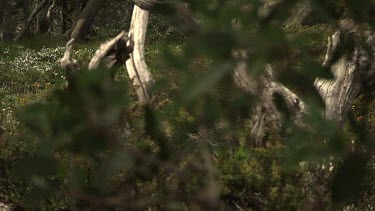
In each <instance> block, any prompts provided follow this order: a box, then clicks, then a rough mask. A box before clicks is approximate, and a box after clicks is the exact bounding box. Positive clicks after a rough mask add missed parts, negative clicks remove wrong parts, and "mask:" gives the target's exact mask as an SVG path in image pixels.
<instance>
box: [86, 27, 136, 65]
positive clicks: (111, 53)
mask: <svg viewBox="0 0 375 211" xmlns="http://www.w3.org/2000/svg"><path fill="white" fill-rule="evenodd" d="M128 41H129V42H128ZM132 51H133V42H132V40H129V37H128V33H126V32H125V31H122V32H121V33H120V34H119V35H117V36H116V37H115V38H113V39H112V40H110V41H108V42H106V43H104V44H102V45H100V48H99V49H98V50H97V51H96V53H95V55H94V57H93V58H92V59H91V61H90V63H89V68H88V69H89V70H94V69H97V68H98V67H99V66H100V65H101V64H102V63H105V64H104V65H105V67H106V68H108V69H109V68H111V67H112V66H113V65H115V64H124V63H125V61H126V60H127V59H129V54H130V53H131V52H132Z"/></svg>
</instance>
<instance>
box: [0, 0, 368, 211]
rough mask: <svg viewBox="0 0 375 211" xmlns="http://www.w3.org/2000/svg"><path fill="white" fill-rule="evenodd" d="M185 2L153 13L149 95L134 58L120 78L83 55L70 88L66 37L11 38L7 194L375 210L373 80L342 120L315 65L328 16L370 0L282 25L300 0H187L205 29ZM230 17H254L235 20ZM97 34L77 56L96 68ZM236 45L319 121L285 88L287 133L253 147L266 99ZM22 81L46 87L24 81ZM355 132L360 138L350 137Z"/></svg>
mask: <svg viewBox="0 0 375 211" xmlns="http://www.w3.org/2000/svg"><path fill="white" fill-rule="evenodd" d="M180 2H181V1H171V2H169V3H170V4H169V5H165V7H164V8H156V9H155V11H154V12H156V14H155V16H152V17H151V21H150V22H151V24H150V29H149V38H150V39H148V41H147V42H148V45H147V52H146V59H147V62H148V64H149V66H150V69H151V72H152V74H153V76H154V77H155V80H156V85H155V86H154V87H153V88H154V89H153V90H154V98H153V99H152V101H151V102H150V104H148V105H142V106H140V105H138V104H137V102H136V99H135V96H134V92H133V90H132V88H131V86H130V81H129V80H128V78H127V76H126V75H125V73H124V71H123V68H119V69H116V70H113V71H115V72H116V78H115V80H114V82H110V80H108V77H109V74H108V72H106V71H105V70H98V71H87V70H85V69H84V68H82V70H81V71H79V72H78V73H75V74H74V75H73V76H74V79H75V80H76V82H77V84H76V87H75V89H73V90H71V91H67V90H65V89H64V88H63V87H62V83H63V82H64V72H63V71H62V70H61V69H59V68H58V67H57V61H58V60H59V59H60V58H61V57H62V54H63V52H64V48H63V47H55V46H48V45H45V44H44V43H41V41H40V40H39V44H41V46H35V45H37V44H35V43H33V40H30V41H25V43H21V44H1V45H0V57H1V60H0V71H1V75H0V82H1V83H3V84H2V87H1V89H0V96H1V101H0V102H1V104H0V106H1V107H0V109H2V110H1V116H0V117H1V119H0V120H1V123H2V125H1V129H0V169H1V170H0V186H1V188H0V199H1V200H5V201H7V202H11V203H13V204H16V205H18V206H20V207H22V208H24V209H26V210H61V209H77V210H84V209H93V210H117V209H124V210H128V209H160V210H170V209H171V210H183V209H194V208H201V209H203V210H206V209H213V210H215V209H219V208H221V209H224V210H225V209H228V210H231V209H235V208H237V209H245V210H247V209H254V210H299V209H311V210H316V209H323V208H325V209H342V208H344V207H346V208H347V207H349V208H351V207H352V208H353V209H354V208H355V207H357V208H358V209H365V208H368V209H371V207H373V206H374V204H373V201H374V200H373V199H374V195H375V186H374V183H373V179H374V175H375V173H374V171H373V165H374V160H373V157H372V156H373V150H374V148H373V143H372V142H371V140H372V138H373V132H374V128H375V127H374V112H373V106H371V105H372V104H373V103H374V102H373V100H372V99H373V98H372V97H370V96H372V95H373V93H372V94H368V95H366V96H361V98H359V99H358V101H357V102H356V104H355V108H353V111H354V113H355V114H354V115H353V116H352V118H349V120H350V121H349V122H348V124H347V129H346V130H345V131H342V130H340V129H338V128H337V127H336V126H335V124H334V123H333V122H330V121H327V120H325V119H324V118H323V117H322V116H321V113H322V105H321V103H322V102H320V101H321V100H320V98H319V97H316V96H317V93H316V91H315V89H313V87H312V84H313V80H314V79H315V78H316V77H324V78H327V79H329V78H332V74H330V73H329V72H328V71H327V70H326V69H323V68H321V67H320V65H319V64H320V63H321V62H322V59H323V56H324V52H325V50H326V49H325V48H326V39H327V36H328V35H330V34H331V33H332V31H333V30H332V28H331V27H332V25H331V23H332V22H334V21H335V20H336V19H337V17H339V18H341V17H343V16H344V14H343V12H342V11H340V10H339V9H340V8H343V7H345V8H346V9H347V10H348V11H351V13H350V14H349V13H348V15H353V16H355V17H356V18H358V20H366V17H365V16H362V15H361V14H359V13H358V9H359V8H362V7H363V4H361V5H353V2H351V1H334V2H331V3H329V2H324V1H313V2H314V5H315V7H316V8H318V12H320V13H318V14H319V15H321V16H322V19H323V20H324V23H321V24H314V25H301V24H297V25H291V26H288V27H284V26H283V25H282V20H286V18H287V16H288V13H287V12H286V11H287V10H289V9H291V8H292V7H293V5H294V4H295V3H296V1H286V3H285V4H282V5H281V6H280V10H278V11H275V12H274V13H272V14H271V15H270V16H269V17H266V18H260V17H259V16H258V15H257V14H258V13H255V12H254V11H258V10H257V9H259V8H260V6H261V2H260V1H244V0H235V1H219V0H218V1H202V0H199V1H189V5H190V7H189V9H191V11H192V13H193V14H194V16H195V17H197V18H198V19H199V22H200V24H201V27H202V29H201V31H200V32H199V33H196V34H194V33H193V32H192V31H194V30H192V29H191V28H189V26H186V25H184V24H183V21H182V20H180V19H179V18H178V16H177V13H176V10H175V7H174V6H176V5H177V4H178V3H180ZM183 2H185V1H183ZM249 2H250V3H251V4H253V5H251V7H252V10H251V9H249ZM121 3H123V2H122V1H114V2H112V3H111V4H109V5H112V4H114V5H121ZM361 3H364V2H362V1H361ZM127 5H128V4H127V3H124V5H122V7H119V8H117V9H116V7H111V6H108V7H110V8H107V9H106V10H104V11H103V14H101V17H102V21H103V22H104V23H106V22H109V23H111V24H109V25H107V26H106V27H103V25H101V24H103V23H100V21H99V22H97V23H96V24H97V28H95V30H94V33H93V36H94V37H93V38H94V39H97V40H101V39H104V38H108V36H110V35H111V36H112V35H114V33H117V32H118V31H119V30H121V29H123V28H124V26H125V24H126V23H128V22H129V18H130V9H129V8H127V7H126V6H127ZM350 5H352V6H353V7H349V8H348V7H347V6H350ZM167 6H169V7H167ZM357 6H358V7H357ZM361 6H362V7H361ZM119 11H120V12H119ZM107 14H113V16H108V15H107ZM345 15H346V14H345ZM122 16H123V17H125V18H124V20H122V21H116V20H118V18H120V17H122ZM105 17H106V18H105ZM233 18H238V20H239V21H240V22H241V23H242V25H243V27H242V28H239V29H233V27H232V24H233ZM99 19H100V18H99ZM119 25H121V26H119ZM369 25H370V26H371V24H370V23H369ZM56 44H57V45H58V46H63V45H62V44H60V43H59V42H57V43H56ZM43 45H45V46H46V47H43ZM97 47H98V43H97V42H94V43H85V44H81V45H79V46H78V49H77V50H75V51H74V53H73V57H74V59H77V60H78V61H81V62H82V63H81V67H85V66H87V63H88V62H89V58H90V57H92V55H93V54H94V49H95V48H97ZM239 48H240V49H251V51H250V55H249V58H250V59H249V62H248V64H249V66H250V68H249V69H250V70H251V72H250V74H253V75H254V76H257V75H260V73H261V72H262V71H263V66H264V64H265V63H268V62H270V63H272V64H274V65H275V67H276V68H275V69H277V71H278V72H277V75H278V76H279V80H280V81H281V82H282V83H285V84H286V85H288V86H291V87H292V88H293V89H295V90H297V91H298V93H300V94H301V97H302V98H303V99H304V100H305V101H306V103H307V104H308V105H309V106H310V115H308V116H307V117H306V120H305V121H306V123H307V124H308V125H310V127H309V128H300V127H297V126H296V125H293V124H291V121H289V120H290V118H291V117H290V115H289V114H288V113H287V109H285V105H284V104H285V102H284V100H283V99H282V98H281V96H279V95H275V102H276V104H277V108H278V109H279V110H280V111H281V112H282V113H283V114H284V120H285V121H284V122H283V123H282V124H283V126H282V128H283V131H282V134H272V133H270V134H267V146H266V147H254V146H252V141H251V138H250V134H251V128H252V126H253V122H252V121H251V120H252V117H253V115H254V112H253V111H252V109H253V108H254V105H255V104H254V103H255V102H256V99H253V97H252V96H249V95H248V94H247V93H245V92H243V91H241V90H238V89H237V88H236V87H235V86H234V85H233V82H232V80H231V71H232V70H233V66H234V61H233V58H232V52H233V50H237V49H239ZM292 74H293V77H292ZM13 81H14V82H17V83H16V84H13V85H12V83H11V82H13ZM9 82H10V83H11V85H12V86H9V85H7V83H9ZM30 82H31V83H30ZM47 83H49V84H47ZM20 84H21V85H20ZM23 84H28V85H30V84H31V86H32V87H36V88H35V90H36V91H32V90H29V88H28V89H26V90H21V89H18V88H16V89H14V87H22V85H23ZM369 93H371V92H369ZM369 99H371V100H369ZM370 101H371V102H370ZM366 114H367V115H368V117H367V118H366V119H364V117H363V116H364V115H366ZM361 122H366V124H364V125H362V123H361ZM362 126H363V127H362ZM361 129H363V130H361ZM275 133H276V132H275ZM353 137H354V138H356V139H358V140H360V141H357V142H355V143H354V144H353V143H352V138H353ZM348 205H350V206H348Z"/></svg>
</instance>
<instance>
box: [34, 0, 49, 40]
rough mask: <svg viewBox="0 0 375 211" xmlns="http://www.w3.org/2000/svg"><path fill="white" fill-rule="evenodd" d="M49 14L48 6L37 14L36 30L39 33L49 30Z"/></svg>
mask: <svg viewBox="0 0 375 211" xmlns="http://www.w3.org/2000/svg"><path fill="white" fill-rule="evenodd" d="M47 14H48V7H44V8H43V9H42V10H41V11H40V12H39V14H38V15H37V22H36V32H37V33H38V34H45V33H47V32H48V30H49V27H50V26H49V21H48V17H47Z"/></svg>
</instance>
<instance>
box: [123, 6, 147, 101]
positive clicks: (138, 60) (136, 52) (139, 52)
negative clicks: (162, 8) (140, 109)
mask: <svg viewBox="0 0 375 211" xmlns="http://www.w3.org/2000/svg"><path fill="white" fill-rule="evenodd" d="M148 17H149V12H148V11H147V10H144V9H142V8H140V7H139V6H137V5H135V6H134V9H133V15H132V20H131V25H130V30H129V36H130V39H132V40H133V42H134V49H133V52H132V53H131V54H130V59H129V60H127V61H126V68H127V71H128V74H129V77H130V78H131V79H132V81H133V84H134V86H135V88H136V92H137V95H138V99H139V102H140V103H145V102H147V100H149V99H150V98H151V86H152V84H153V79H152V77H151V73H150V71H149V70H148V67H147V64H146V61H145V49H144V45H145V40H146V32H147V25H148Z"/></svg>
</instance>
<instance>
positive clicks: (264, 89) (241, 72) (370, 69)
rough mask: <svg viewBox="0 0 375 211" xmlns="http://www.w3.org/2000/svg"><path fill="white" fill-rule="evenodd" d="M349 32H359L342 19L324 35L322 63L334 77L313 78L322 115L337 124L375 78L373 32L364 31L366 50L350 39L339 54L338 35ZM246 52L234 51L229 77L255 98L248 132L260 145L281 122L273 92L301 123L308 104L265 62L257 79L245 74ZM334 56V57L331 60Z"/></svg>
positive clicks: (278, 127) (302, 123) (296, 120)
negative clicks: (330, 33) (337, 27)
mask: <svg viewBox="0 0 375 211" xmlns="http://www.w3.org/2000/svg"><path fill="white" fill-rule="evenodd" d="M349 25H350V24H349ZM353 33H357V34H358V35H361V34H360V32H358V31H356V27H354V26H353V25H351V26H348V24H347V23H345V21H343V24H341V29H340V31H337V32H336V33H335V34H334V35H333V36H332V37H330V38H329V39H328V46H327V53H326V56H325V60H324V62H323V64H322V65H323V66H324V67H327V68H328V69H330V70H331V72H332V73H333V75H334V79H333V80H325V79H319V78H317V79H316V81H315V84H314V85H315V88H316V89H317V90H318V92H319V94H320V96H321V98H322V99H323V101H324V103H325V110H324V117H325V118H327V119H330V120H333V121H336V122H337V124H338V126H341V125H342V124H343V122H344V121H345V117H346V115H347V113H348V111H349V109H350V107H351V105H352V103H353V101H354V100H355V98H356V97H357V96H358V95H359V94H360V92H361V91H362V90H363V89H364V88H365V86H370V85H374V79H375V63H374V61H372V60H371V58H372V57H373V55H375V34H371V35H367V42H366V45H368V46H369V47H370V48H369V49H370V52H369V51H368V50H367V49H368V48H367V47H366V46H363V45H362V44H360V42H356V41H355V40H352V41H351V42H353V43H354V47H353V48H352V49H348V50H347V52H345V53H344V54H342V55H337V54H338V52H336V50H337V49H338V48H339V47H338V46H340V45H343V43H342V42H341V37H343V36H344V35H345V36H346V37H348V36H349V37H350V35H351V34H353ZM362 35H363V34H362ZM371 50H372V51H371ZM371 54H372V55H371ZM246 56H247V54H246V52H242V54H239V55H235V58H236V59H237V60H238V61H237V66H236V67H235V69H234V74H233V77H234V81H235V83H236V84H237V86H239V87H240V88H242V89H243V90H245V91H246V92H248V93H250V94H252V95H255V96H257V97H258V99H259V105H258V106H257V109H256V115H255V118H254V124H253V129H252V131H251V133H252V136H253V139H254V140H253V141H254V143H255V144H256V145H258V146H259V145H260V146H264V145H265V143H264V136H265V134H266V132H267V131H270V130H275V129H276V130H278V129H280V126H281V121H282V115H281V113H280V112H279V111H278V109H277V106H276V104H275V100H274V99H275V97H276V96H279V97H281V98H282V99H283V101H284V102H285V104H286V107H287V112H288V113H289V114H290V115H291V117H292V120H294V122H295V123H297V124H299V125H304V122H303V116H304V115H305V114H307V113H308V109H307V108H308V107H307V105H305V103H304V102H303V101H302V100H301V99H300V98H299V97H298V96H297V95H295V94H294V93H293V92H292V91H290V90H289V89H288V88H286V87H285V86H284V85H282V84H281V83H278V82H277V81H276V80H275V79H274V77H273V74H272V72H273V71H272V67H271V66H270V65H266V68H265V71H264V73H263V75H262V76H261V77H260V78H259V79H257V80H255V79H253V78H252V76H250V75H249V74H247V71H248V70H247V68H248V67H247V64H246ZM335 57H338V59H336V60H333V58H335Z"/></svg>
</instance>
